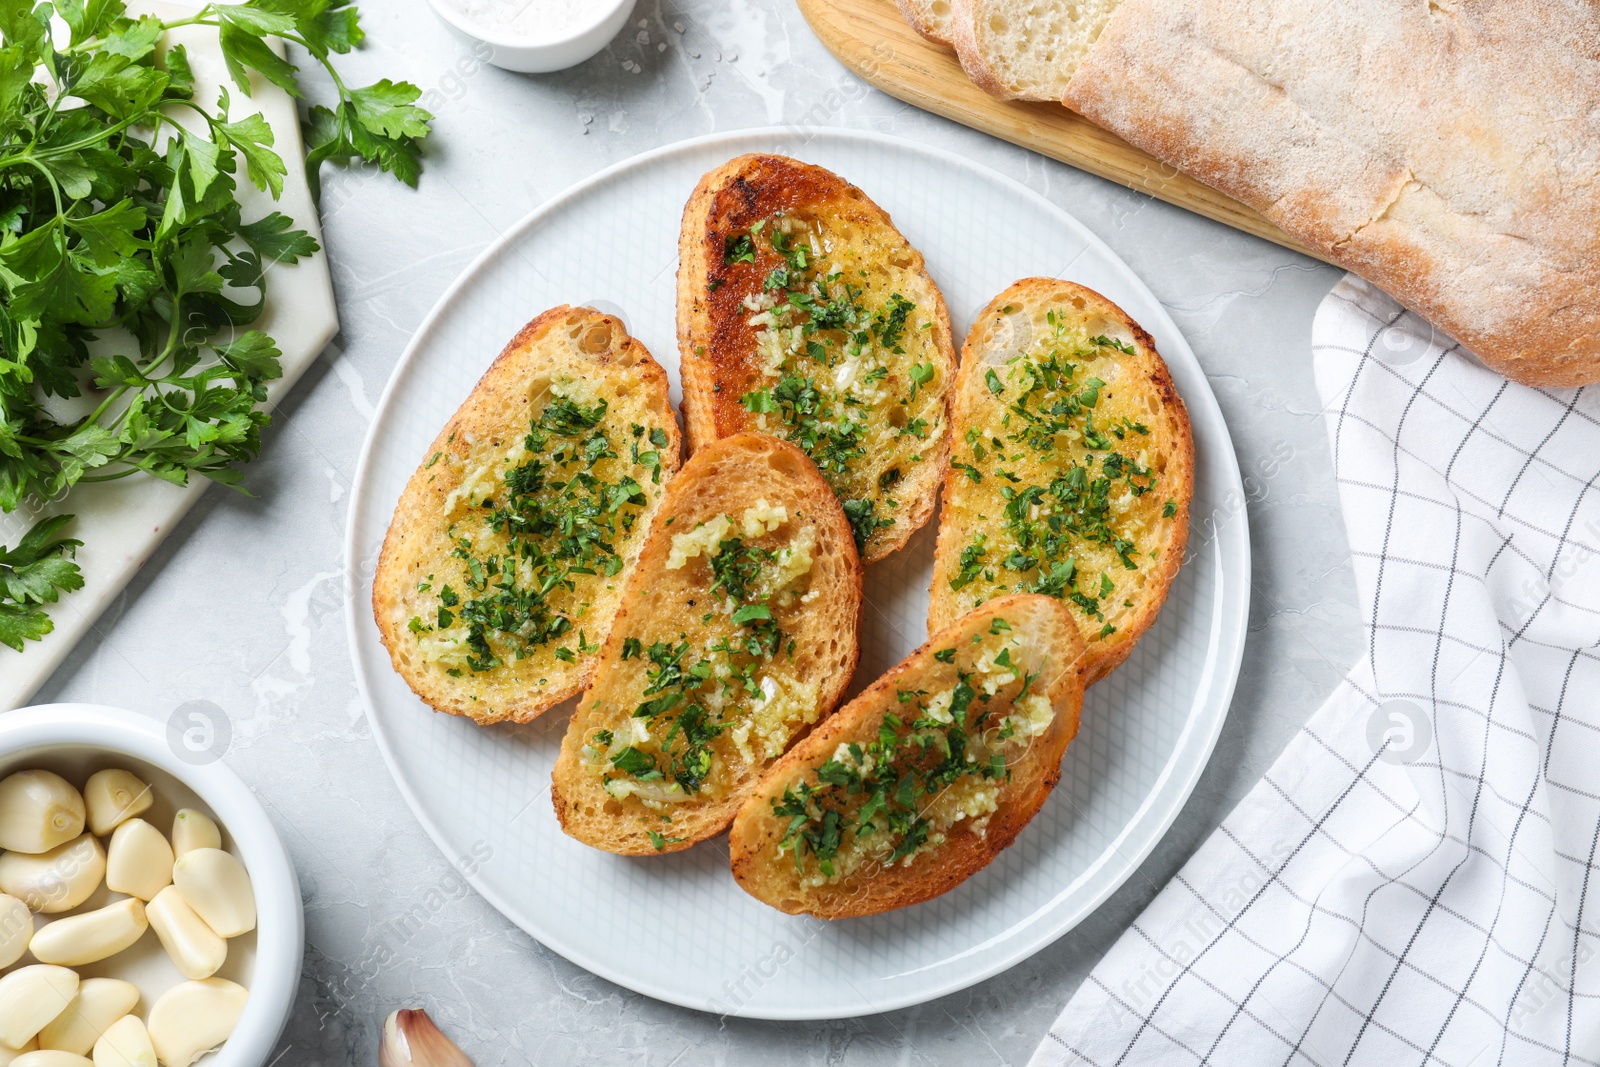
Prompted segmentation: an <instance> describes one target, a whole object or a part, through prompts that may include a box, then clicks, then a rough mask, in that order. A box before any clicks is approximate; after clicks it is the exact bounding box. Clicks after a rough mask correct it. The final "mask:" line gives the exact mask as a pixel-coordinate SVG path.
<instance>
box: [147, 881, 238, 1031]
mask: <svg viewBox="0 0 1600 1067" xmlns="http://www.w3.org/2000/svg"><path fill="white" fill-rule="evenodd" d="M145 914H146V915H148V916H149V918H150V925H151V926H153V927H155V931H156V936H157V937H159V938H160V939H161V947H162V948H164V949H166V950H167V955H168V956H170V957H172V962H173V963H174V964H176V965H177V968H178V970H180V971H182V972H183V976H184V977H185V978H193V979H196V980H198V979H201V978H210V977H211V976H212V975H214V974H216V973H217V969H218V968H220V967H221V966H222V965H223V963H224V962H225V961H226V960H227V958H228V943H227V942H226V941H224V940H222V938H220V937H218V936H217V935H216V933H215V932H214V931H213V930H212V929H211V927H209V926H207V925H206V921H205V920H204V919H202V918H200V916H198V915H196V914H195V912H194V909H193V908H191V907H189V902H188V901H187V900H184V899H183V894H182V893H180V892H178V889H177V887H176V886H170V885H169V886H167V888H165V889H163V890H162V891H161V892H159V893H157V894H156V898H155V899H154V900H152V901H151V902H150V903H149V905H148V906H147V907H146V908H145ZM156 1047H157V1048H158V1049H159V1048H160V1047H161V1042H159V1041H157V1042H156ZM163 1058H165V1057H163Z"/></svg>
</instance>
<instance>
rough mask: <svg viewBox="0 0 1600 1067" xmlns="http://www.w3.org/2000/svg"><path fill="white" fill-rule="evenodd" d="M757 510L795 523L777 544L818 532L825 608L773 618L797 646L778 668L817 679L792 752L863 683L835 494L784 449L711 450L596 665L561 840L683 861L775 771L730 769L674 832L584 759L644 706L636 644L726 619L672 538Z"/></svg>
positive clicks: (575, 739)
mask: <svg viewBox="0 0 1600 1067" xmlns="http://www.w3.org/2000/svg"><path fill="white" fill-rule="evenodd" d="M758 500H760V501H765V502H766V503H768V504H772V505H775V506H782V507H784V508H786V509H787V511H788V514H789V516H790V517H789V520H788V521H787V522H785V523H784V525H782V526H780V527H779V528H778V530H777V533H778V535H780V536H784V537H789V536H793V534H795V533H796V532H798V531H799V530H800V529H801V528H802V527H809V528H811V529H812V530H813V531H814V534H815V537H816V542H815V548H814V549H813V550H812V560H813V562H812V565H811V569H810V571H809V575H810V577H809V582H810V586H809V593H808V594H807V595H810V594H811V593H815V594H816V596H815V598H814V599H813V600H811V601H809V602H803V603H801V604H800V605H798V606H796V607H792V608H790V609H787V610H784V611H777V610H775V612H774V618H775V619H776V620H777V621H778V622H779V623H780V624H781V626H782V630H783V633H784V635H785V637H786V638H792V639H793V640H794V641H795V643H796V652H795V654H794V658H793V659H792V660H787V661H784V660H782V658H781V657H780V659H779V660H775V661H774V662H775V663H780V662H781V663H782V664H783V665H784V666H793V667H794V670H795V671H796V673H806V672H809V677H804V678H800V679H798V680H801V681H808V682H810V683H812V684H814V685H815V686H816V689H817V702H816V716H815V718H814V719H813V720H812V722H811V723H810V724H804V725H801V726H800V728H799V729H798V730H796V732H795V733H794V734H793V736H792V737H791V738H790V743H791V744H792V743H793V742H794V741H795V740H796V739H797V738H799V737H802V736H804V734H805V732H806V731H807V730H808V729H810V728H811V726H814V725H815V723H818V722H822V721H824V720H826V718H827V716H828V715H829V714H830V713H831V712H832V711H833V709H834V707H835V705H837V704H838V702H839V698H840V697H841V696H843V694H844V690H845V687H846V686H847V685H848V684H849V682H850V677H851V675H852V674H854V673H855V668H856V663H857V661H858V660H859V658H860V646H859V642H858V634H859V630H860V625H861V591H862V570H861V563H860V560H859V559H858V557H857V555H856V551H855V542H854V540H853V539H852V537H851V533H850V524H849V522H848V521H847V520H846V519H845V517H844V513H843V511H841V510H840V507H839V502H838V500H836V499H835V498H834V495H833V491H832V490H831V489H830V488H829V487H828V483H827V482H825V481H824V480H823V479H822V475H821V474H820V473H818V471H817V469H816V467H815V465H814V464H812V462H811V461H810V460H809V459H807V458H806V455H805V453H803V452H801V451H800V450H799V449H798V448H796V447H795V446H793V445H791V444H788V443H787V442H785V441H780V440H778V439H777V438H774V437H766V436H763V435H760V434H736V435H734V436H732V437H727V438H723V439H721V440H719V441H713V442H711V443H710V444H708V445H707V446H706V447H704V448H702V449H700V450H699V451H698V452H696V453H695V454H694V456H693V457H691V459H690V460H689V462H688V463H687V464H686V465H685V466H684V468H683V470H682V471H680V472H679V473H678V475H677V476H676V477H675V478H674V479H673V481H672V483H671V485H669V486H668V488H667V492H666V494H665V497H664V499H663V501H662V503H661V507H660V510H659V511H658V512H657V514H656V517H655V521H654V523H653V524H652V528H651V531H650V535H649V538H648V539H647V540H646V542H645V544H644V547H643V549H642V551H641V552H640V554H639V560H638V564H637V566H636V567H635V568H634V569H633V570H632V571H631V572H630V574H629V576H628V581H627V585H626V587H625V588H624V590H623V594H622V606H621V607H620V609H619V610H618V612H617V618H616V623H615V625H613V626H612V628H611V631H610V636H609V637H608V638H607V639H606V643H605V647H604V648H603V649H602V650H601V652H600V655H599V657H598V660H597V670H598V674H597V675H596V682H595V684H594V686H593V687H592V688H591V689H590V690H589V691H588V692H587V693H585V694H584V699H583V701H582V702H581V703H580V704H579V706H578V710H577V712H576V714H574V716H573V718H572V722H571V723H570V724H569V725H568V727H567V732H566V736H565V737H564V738H563V740H562V743H561V754H560V756H559V757H558V758H557V760H556V765H555V768H554V771H553V772H552V775H551V801H552V803H553V804H554V806H555V811H556V816H557V818H558V819H559V820H560V822H561V827H562V829H563V830H565V831H566V832H567V833H568V834H570V835H571V836H573V837H575V838H577V839H578V840H580V841H582V842H584V843H585V844H588V845H592V846H593V847H595V848H599V849H603V850H605V851H607V852H614V853H618V854H621V855H629V856H654V855H661V854H665V853H668V852H679V851H682V850H683V849H686V848H689V847H691V846H692V845H694V844H695V843H696V842H699V841H703V840H705V839H706V838H708V837H711V836H714V835H716V834H718V833H721V832H722V831H723V830H724V829H726V828H727V826H728V824H729V823H730V822H731V821H732V820H733V816H734V813H735V812H736V811H738V808H739V805H740V803H742V802H743V800H744V798H745V797H746V796H747V795H749V792H750V790H751V789H753V788H754V787H755V784H756V782H757V781H758V779H759V777H760V773H761V771H762V770H764V769H765V767H766V766H768V765H770V762H771V761H762V762H760V763H759V765H755V766H750V765H746V764H743V763H741V764H739V765H738V766H735V765H734V764H733V763H732V762H728V766H729V767H730V768H732V769H733V770H734V771H735V779H734V782H733V784H732V786H731V788H729V789H727V791H726V792H724V793H722V794H721V795H720V796H716V797H709V796H707V797H705V799H704V800H700V799H698V798H697V799H693V800H686V801H681V802H678V803H676V804H674V805H673V806H672V807H671V815H672V821H671V823H670V824H669V823H666V822H662V821H660V820H659V815H658V814H657V813H655V812H653V811H652V810H649V809H647V808H646V807H645V806H644V805H643V804H642V803H641V802H640V801H638V800H637V799H635V798H632V797H628V798H625V799H624V800H617V799H614V798H612V797H610V796H609V795H608V794H607V793H606V791H605V789H604V788H603V786H602V785H601V779H600V775H599V774H597V773H595V772H594V771H593V770H592V769H590V768H589V767H587V766H585V760H584V756H583V751H582V750H583V747H584V745H585V744H587V743H588V741H589V739H590V737H591V736H593V734H594V732H595V731H596V730H599V729H602V728H604V729H615V728H617V725H618V723H619V722H622V721H625V720H626V719H628V718H630V717H631V716H632V713H633V710H634V709H635V707H636V706H637V705H638V704H639V703H640V701H641V700H642V699H644V698H643V696H642V694H641V692H640V689H641V687H640V685H639V681H638V677H637V676H635V675H630V674H629V673H628V669H629V668H630V667H631V668H636V669H637V668H639V667H640V664H639V658H638V655H637V654H635V656H634V658H633V660H632V661H631V663H624V661H623V651H624V648H625V647H626V644H627V642H628V641H629V640H630V639H632V640H635V641H638V642H640V644H641V646H642V647H644V648H648V647H649V646H650V645H651V644H652V643H653V642H654V641H656V640H665V641H668V642H673V641H677V640H679V639H680V635H687V637H688V638H689V639H690V640H691V641H694V640H695V638H696V634H697V632H700V629H701V627H703V625H704V623H703V621H702V613H703V612H705V610H706V608H707V607H708V606H712V607H713V610H716V611H720V610H721V609H720V608H716V607H715V606H714V605H715V604H716V602H717V597H716V595H714V594H712V593H710V592H709V591H708V589H707V588H706V587H705V585H704V582H703V579H700V578H697V577H696V576H697V574H698V573H699V572H698V571H697V570H695V568H694V567H693V566H686V567H684V568H681V569H676V570H674V569H670V568H669V566H668V560H669V557H670V556H671V554H672V551H673V539H674V536H675V535H677V534H679V533H683V532H687V531H692V530H694V529H696V528H697V527H698V526H699V525H700V524H702V523H704V522H707V521H710V520H712V519H715V518H716V517H717V516H719V515H725V514H731V515H732V516H733V517H734V518H735V519H737V518H738V517H739V514H740V511H741V509H744V508H747V507H749V506H750V505H752V504H755V503H756V502H757V501H758ZM694 654H696V655H698V652H696V653H694ZM719 752H721V755H719V758H724V757H725V756H726V752H725V750H719ZM774 758H776V757H774ZM651 830H655V831H657V832H658V833H660V834H661V835H662V838H663V840H662V841H661V843H660V844H659V846H658V844H657V842H655V841H653V840H652V839H651V837H650V834H649V831H651Z"/></svg>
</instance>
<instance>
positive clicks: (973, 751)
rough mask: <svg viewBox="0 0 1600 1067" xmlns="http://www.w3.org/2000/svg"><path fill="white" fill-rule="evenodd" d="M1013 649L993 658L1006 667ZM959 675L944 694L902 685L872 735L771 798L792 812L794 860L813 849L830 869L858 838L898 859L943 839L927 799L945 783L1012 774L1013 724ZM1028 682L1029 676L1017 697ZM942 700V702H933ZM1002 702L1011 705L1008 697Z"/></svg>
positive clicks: (787, 814) (829, 873) (781, 813)
mask: <svg viewBox="0 0 1600 1067" xmlns="http://www.w3.org/2000/svg"><path fill="white" fill-rule="evenodd" d="M1009 651H1010V650H1009V649H1006V650H1004V651H1002V653H1001V656H1000V657H997V658H996V660H995V662H996V663H997V664H1000V665H1002V666H1009V665H1010V661H1009V658H1008V657H1009ZM954 655H955V650H954V649H945V650H944V651H943V652H940V653H935V656H936V658H937V659H939V660H940V661H942V662H946V663H949V662H951V661H952V660H953V659H954ZM956 675H957V682H956V685H955V687H954V689H952V690H950V691H949V693H948V701H941V702H934V701H929V700H927V699H926V694H924V693H922V692H920V691H919V692H908V691H906V690H901V691H899V692H898V693H897V697H898V700H899V703H900V705H901V712H900V713H899V714H897V713H895V712H888V713H886V714H885V715H884V717H883V719H882V720H881V722H880V723H879V726H878V734H877V737H876V738H874V739H873V740H871V741H869V742H867V743H865V744H862V743H858V742H854V741H852V742H849V743H847V744H846V745H844V746H842V751H841V752H835V754H834V756H833V757H832V758H830V759H828V760H826V761H825V762H823V763H822V764H821V765H819V766H818V767H817V768H816V769H815V771H813V772H811V773H810V774H807V775H802V776H801V777H800V778H799V779H798V780H796V781H795V782H794V783H793V784H791V785H789V786H788V787H787V788H786V789H785V790H784V792H783V795H782V796H781V797H779V798H776V799H774V800H772V801H771V804H772V812H773V814H774V815H775V816H777V817H778V818H780V819H785V820H787V825H786V827H785V829H784V834H783V837H782V839H781V840H780V842H779V845H778V847H779V849H780V850H782V851H785V852H789V853H791V854H792V855H793V856H794V861H795V866H796V868H797V869H801V870H803V869H804V867H805V863H806V860H807V858H808V857H809V858H812V859H814V860H815V861H816V864H817V869H818V870H819V871H821V873H822V874H823V875H824V876H825V877H828V878H832V877H833V876H834V875H835V874H836V873H838V869H837V868H836V866H835V860H836V859H837V858H838V857H839V854H840V851H841V850H842V849H843V848H845V847H846V845H847V842H850V841H852V840H853V841H854V842H855V843H856V845H857V846H858V847H862V848H865V849H868V850H869V851H870V852H871V854H873V855H874V856H876V857H877V858H880V859H882V861H883V862H884V863H886V864H893V863H897V862H899V861H901V860H903V859H905V858H906V857H907V856H911V855H914V854H915V853H916V852H917V851H918V850H920V849H922V848H923V847H924V846H925V845H927V844H929V843H930V841H937V840H938V839H937V838H934V837H933V836H932V835H933V834H935V833H937V832H938V827H937V826H936V824H935V823H934V821H933V819H932V818H930V816H929V807H930V805H931V803H932V801H933V800H934V799H935V798H936V797H937V796H938V795H939V794H940V793H942V792H943V791H944V790H946V789H948V788H950V787H951V786H953V785H955V784H956V783H957V782H959V781H961V780H963V779H973V780H980V781H981V780H994V781H1001V782H1003V781H1007V780H1009V779H1010V776H1011V772H1010V770H1009V769H1008V768H1007V766H1006V755H1005V752H1004V751H1003V749H1004V745H1005V742H1006V741H1007V740H1008V739H1009V738H1010V737H1011V736H1012V733H1013V730H1012V728H1011V727H1010V725H1009V723H1008V722H1007V721H1006V719H1005V717H1004V715H1002V714H996V711H995V710H992V709H991V708H990V707H989V705H990V703H991V698H990V697H989V696H988V695H986V694H985V693H984V692H983V691H982V689H981V687H977V686H975V685H974V684H973V682H972V675H971V674H969V673H968V672H966V671H962V670H959V669H958V670H957V672H956ZM1032 682H1033V677H1032V676H1027V677H1026V678H1024V680H1023V683H1022V688H1021V690H1020V691H1019V692H1018V693H1017V694H1016V696H1015V697H1014V698H1013V701H1014V700H1016V699H1020V698H1021V697H1022V696H1023V695H1024V694H1025V693H1026V692H1027V691H1028V688H1029V686H1030V685H1031V684H1032ZM941 696H943V694H942V695H941ZM939 703H942V704H943V706H942V708H940V710H938V711H936V712H932V711H930V708H935V707H938V705H939ZM908 705H909V707H907V706H908ZM1002 706H1003V707H1004V708H1006V709H1009V708H1010V706H1011V702H1005V703H1004V704H1003V705H1002Z"/></svg>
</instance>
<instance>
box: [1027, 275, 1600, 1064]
mask: <svg viewBox="0 0 1600 1067" xmlns="http://www.w3.org/2000/svg"><path fill="white" fill-rule="evenodd" d="M1313 347H1314V349H1315V353H1316V371H1317V383H1318V387H1319V389H1320V391H1321V394H1322V399H1323V402H1324V404H1325V410H1326V416H1327V425H1328V434H1329V436H1330V438H1331V439H1332V444H1333V457H1334V464H1335V467H1336V469H1337V473H1338V479H1339V492H1340V500H1341V503H1342V505H1343V509H1344V517H1345V525H1346V528H1347V530H1348V532H1349V537H1350V551H1351V555H1352V557H1353V559H1354V563H1355V577H1356V585H1357V589H1358V591H1359V595H1360V599H1361V604H1362V607H1363V609H1364V611H1365V613H1366V619H1367V624H1368V625H1367V647H1366V653H1365V655H1364V656H1363V657H1362V659H1361V661H1360V662H1359V663H1358V664H1357V665H1356V666H1355V667H1354V669H1352V670H1351V672H1350V674H1349V676H1348V677H1347V678H1346V679H1345V682H1344V683H1343V685H1341V687H1340V688H1339V690H1338V691H1337V692H1335V693H1334V694H1333V695H1332V696H1331V697H1330V698H1329V699H1328V702H1327V703H1326V704H1324V705H1323V706H1322V708H1321V709H1320V710H1318V711H1317V713H1316V714H1315V715H1314V716H1312V718H1311V720H1310V722H1309V723H1307V724H1306V727H1305V729H1304V730H1303V731H1302V732H1301V733H1300V735H1299V736H1298V737H1297V738H1296V739H1295V740H1294V742H1293V743H1292V744H1290V745H1289V747H1288V749H1287V750H1286V751H1285V752H1284V753H1283V755H1282V756H1281V757H1279V759H1278V761H1277V762H1276V763H1275V764H1274V765H1273V767H1272V769H1271V770H1270V771H1269V772H1268V773H1267V776H1266V777H1265V778H1264V779H1263V780H1262V781H1261V782H1260V783H1258V784H1257V785H1256V787H1255V788H1254V789H1253V790H1252V791H1251V792H1250V794H1249V795H1248V796H1246V797H1245V799H1244V801H1243V802H1242V803H1240V805H1239V806H1238V808H1237V809H1235V810H1234V811H1233V813H1232V814H1231V815H1229V816H1228V818H1227V820H1226V821H1225V822H1224V823H1223V824H1222V826H1221V827H1220V828H1219V829H1218V830H1217V832H1216V833H1215V834H1213V835H1212V837H1211V839H1210V840H1209V841H1207V842H1206V843H1205V844H1204V846H1202V847H1201V849H1200V850H1199V851H1198V852H1197V853H1196V854H1195V856H1194V857H1193V858H1192V859H1191V860H1190V861H1189V863H1188V864H1187V865H1185V867H1184V868H1183V870H1182V871H1181V872H1180V873H1179V874H1178V876H1177V877H1176V878H1175V879H1173V881H1172V883H1171V884H1170V885H1168V886H1167V887H1166V889H1164V890H1163V891H1162V892H1161V894H1160V895H1159V896H1158V897H1157V898H1156V899H1155V901H1154V902H1153V903H1152V904H1151V905H1150V907H1149V908H1148V909H1147V910H1146V911H1145V913H1144V914H1143V915H1141V916H1140V917H1139V920H1138V921H1137V922H1136V923H1134V925H1133V928H1132V929H1130V930H1129V931H1128V932H1127V933H1125V934H1124V935H1123V936H1122V938H1121V940H1119V941H1118V942H1117V944H1116V945H1115V946H1114V947H1113V948H1112V950H1111V952H1110V953H1109V954H1108V955H1107V956H1106V958H1105V959H1104V960H1102V961H1101V963H1100V965H1099V966H1098V967H1097V968H1096V969H1095V971H1094V973H1093V974H1092V975H1090V977H1089V979H1088V980H1087V981H1086V982H1085V983H1084V985H1083V986H1082V988H1081V989H1079V991H1078V993H1077V995H1076V996H1075V997H1074V998H1073V1000H1072V1002H1071V1003H1070V1004H1068V1005H1067V1007H1066V1010H1065V1011H1064V1012H1063V1013H1062V1015H1061V1017H1060V1019H1058V1020H1057V1022H1056V1024H1055V1026H1054V1027H1053V1028H1052V1029H1051V1031H1050V1034H1049V1036H1048V1037H1047V1038H1046V1040H1045V1042H1044V1043H1043V1045H1041V1046H1040V1048H1039V1050H1038V1052H1037V1053H1036V1054H1035V1056H1034V1058H1033V1061H1032V1064H1033V1067H1059V1065H1065V1064H1072V1065H1077V1064H1094V1065H1097V1067H1110V1065H1114V1064H1115V1065H1128V1067H1147V1065H1156V1064H1160V1065H1163V1067H1166V1065H1172V1067H1188V1065H1192V1064H1217V1065H1219V1067H1257V1065H1265V1064H1272V1065H1283V1067H1293V1065H1296V1064H1316V1065H1330V1064H1382V1065H1389V1064H1416V1065H1418V1067H1425V1065H1427V1064H1430V1063H1433V1064H1442V1065H1450V1067H1468V1065H1471V1067H1487V1065H1490V1064H1505V1065H1515V1067H1524V1065H1527V1067H1541V1065H1545V1064H1552V1065H1554V1064H1560V1065H1567V1064H1600V959H1597V958H1596V957H1597V956H1600V868H1597V864H1600V651H1597V646H1600V486H1597V482H1600V389H1596V388H1590V389H1578V390H1544V389H1530V388H1526V387H1523V386H1518V385H1513V384H1510V383H1508V382H1506V381H1505V380H1503V379H1501V378H1500V377H1498V376H1497V375H1495V374H1493V373H1491V372H1489V371H1487V370H1485V369H1484V368H1483V367H1481V366H1480V365H1478V364H1477V363H1476V362H1474V361H1473V360H1472V359H1471V358H1470V357H1468V356H1465V355H1463V354H1462V353H1461V352H1460V351H1459V349H1458V348H1457V347H1456V346H1455V345H1453V344H1452V343H1451V342H1450V341H1449V340H1448V339H1447V338H1442V337H1439V336H1438V335H1436V334H1435V333H1433V331H1431V330H1430V328H1429V327H1428V325H1427V323H1425V322H1423V321H1421V320H1420V319H1419V318H1418V317H1417V316H1415V315H1413V314H1410V313H1409V312H1404V311H1403V310H1402V309H1401V307H1400V306H1399V305H1398V304H1396V303H1394V302H1393V301H1392V300H1390V299H1389V298H1388V297H1387V296H1385V295H1384V294H1382V293H1381V292H1379V291H1377V290H1376V289H1373V288H1372V287H1371V286H1369V285H1367V284H1366V283H1365V282H1362V281H1361V280H1359V279H1357V278H1354V277H1347V278H1346V279H1345V280H1344V281H1343V282H1341V283H1340V284H1339V286H1338V287H1337V288H1335V289H1334V290H1333V292H1332V293H1331V294H1330V295H1329V296H1328V298H1327V299H1326V300H1325V301H1324V302H1323V305H1322V308H1321V309H1320V311H1319V312H1318V314H1317V318H1316V324H1315V327H1314V330H1313Z"/></svg>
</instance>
